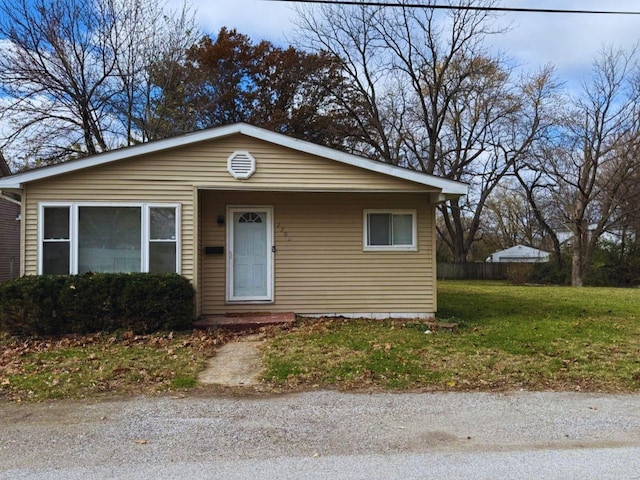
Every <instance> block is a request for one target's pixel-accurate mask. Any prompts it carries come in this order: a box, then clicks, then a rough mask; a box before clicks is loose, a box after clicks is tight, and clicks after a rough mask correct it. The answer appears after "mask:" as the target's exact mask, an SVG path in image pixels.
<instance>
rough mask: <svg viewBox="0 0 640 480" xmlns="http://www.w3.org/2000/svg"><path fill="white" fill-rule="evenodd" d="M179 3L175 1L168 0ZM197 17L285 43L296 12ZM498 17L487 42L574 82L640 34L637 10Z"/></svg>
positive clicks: (616, 5) (269, 6) (612, 6)
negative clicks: (506, 27)
mask: <svg viewBox="0 0 640 480" xmlns="http://www.w3.org/2000/svg"><path fill="white" fill-rule="evenodd" d="M171 2H175V4H176V5H177V4H178V2H179V0H171ZM192 4H193V6H194V7H195V8H196V9H197V16H196V20H197V22H198V23H199V25H200V27H201V28H202V29H203V31H204V32H206V33H210V34H215V33H217V31H218V30H219V29H220V28H221V27H223V26H226V27H229V28H236V29H237V30H238V31H239V32H240V33H244V34H247V35H249V36H250V37H251V38H252V39H253V40H254V41H258V40H262V39H266V40H270V41H272V42H274V43H277V44H281V43H286V41H287V38H290V37H291V33H292V30H293V27H294V21H295V18H296V13H295V11H294V10H293V8H292V6H291V5H292V4H291V3H287V2H277V1H268V0H216V1H213V2H211V1H206V0H194V1H193V2H192ZM500 6H505V7H521V8H561V9H567V10H570V9H580V10H624V11H640V4H639V3H638V2H637V0H607V1H606V2H602V1H597V0H581V1H578V0H565V1H563V2H558V1H557V0H502V1H501V2H500ZM500 22H501V23H502V22H504V23H511V25H512V29H511V31H509V32H507V33H505V34H502V35H500V36H498V37H495V38H493V39H492V40H491V45H493V46H494V47H495V48H496V49H500V50H501V51H504V52H505V53H506V54H507V55H508V56H509V57H511V58H513V59H514V60H515V61H516V62H517V63H518V64H521V65H525V66H526V67H528V68H531V69H535V68H537V67H539V66H542V65H545V64H547V63H550V64H553V65H555V66H556V68H557V71H558V74H559V76H560V77H561V79H563V80H565V81H567V82H568V84H569V85H570V86H572V87H576V86H578V85H579V84H580V78H581V77H582V76H584V75H588V74H589V70H590V68H591V63H592V62H593V59H594V58H595V56H596V55H597V54H598V53H599V52H600V50H601V49H602V46H603V45H605V44H606V45H615V46H620V47H624V48H630V47H631V46H632V45H633V44H634V43H635V42H637V41H638V40H639V39H640V29H639V28H638V25H639V24H640V15H636V16H632V15H627V16H623V15H586V14H547V13H509V14H503V15H502V16H501V17H500Z"/></svg>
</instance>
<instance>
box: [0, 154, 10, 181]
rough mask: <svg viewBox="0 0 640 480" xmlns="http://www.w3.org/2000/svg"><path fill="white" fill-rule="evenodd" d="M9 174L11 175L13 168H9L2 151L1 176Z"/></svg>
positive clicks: (0, 158)
mask: <svg viewBox="0 0 640 480" xmlns="http://www.w3.org/2000/svg"><path fill="white" fill-rule="evenodd" d="M9 175H11V170H9V166H8V165H7V162H6V161H5V159H4V155H2V152H0V178H1V177H8V176H9Z"/></svg>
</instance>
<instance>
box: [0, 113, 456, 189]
mask: <svg viewBox="0 0 640 480" xmlns="http://www.w3.org/2000/svg"><path fill="white" fill-rule="evenodd" d="M236 134H242V135H246V136H249V137H252V138H255V139H259V140H263V141H266V142H269V143H272V144H275V145H280V146H283V147H287V148H290V149H293V150H297V151H300V152H304V153H308V154H311V155H316V156H319V157H323V158H326V159H330V160H334V161H336V162H341V163H344V164H347V165H352V166H355V167H359V168H362V169H365V170H369V171H372V172H377V173H381V174H384V175H389V176H391V177H396V178H401V179H404V180H409V181H411V182H415V183H418V184H421V185H425V186H428V187H431V188H433V189H434V190H436V191H438V193H439V194H440V195H441V196H442V197H443V198H441V200H446V199H448V198H456V197H459V196H461V195H466V194H467V190H468V187H467V185H466V184H464V183H461V182H456V181H453V180H448V179H445V178H442V177H437V176H435V175H428V174H426V173H421V172H416V171H413V170H408V169H405V168H401V167H396V166H394V165H390V164H387V163H383V162H378V161H375V160H371V159H368V158H365V157H360V156H357V155H352V154H349V153H345V152H341V151H339V150H334V149H332V148H328V147H323V146H321V145H317V144H314V143H310V142H307V141H304V140H299V139H296V138H292V137H289V136H286V135H283V134H280V133H275V132H271V131H268V130H265V129H262V128H258V127H254V126H251V125H247V124H244V123H236V124H233V125H227V126H222V127H215V128H210V129H207V130H201V131H198V132H194V133H188V134H185V135H181V136H178V137H172V138H167V139H164V140H157V141H153V142H149V143H144V144H141V145H135V146H132V147H126V148H121V149H118V150H112V151H109V152H105V153H100V154H96V155H91V156H88V157H83V158H80V159H77V160H70V161H67V162H65V163H60V164H57V165H51V166H48V167H42V168H38V169H35V170H30V171H26V172H22V173H18V174H15V175H12V176H10V177H7V178H4V179H0V189H19V188H21V187H22V185H23V184H25V183H28V182H32V181H34V180H41V179H45V178H50V177H54V176H57V175H61V174H65V173H69V172H74V171H77V170H82V169H85V168H90V167H95V166H98V165H104V164H108V163H111V162H116V161H119V160H125V159H132V158H135V157H139V156H142V155H148V154H151V153H158V152H162V151H166V150H171V149H175V148H179V147H184V146H189V145H193V144H195V143H199V142H206V141H210V140H215V139H219V138H223V137H227V136H230V135H236Z"/></svg>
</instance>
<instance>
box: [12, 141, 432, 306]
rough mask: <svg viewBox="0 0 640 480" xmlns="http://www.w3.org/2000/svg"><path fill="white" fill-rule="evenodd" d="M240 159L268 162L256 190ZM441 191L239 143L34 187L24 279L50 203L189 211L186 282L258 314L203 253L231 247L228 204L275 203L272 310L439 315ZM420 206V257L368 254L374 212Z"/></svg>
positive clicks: (33, 263) (207, 145) (259, 167)
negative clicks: (235, 159) (238, 155)
mask: <svg viewBox="0 0 640 480" xmlns="http://www.w3.org/2000/svg"><path fill="white" fill-rule="evenodd" d="M236 150H243V151H248V152H250V153H251V155H253V156H254V157H255V159H256V172H255V173H254V175H253V176H251V178H249V179H247V180H237V179H235V178H233V176H232V175H231V174H230V173H229V172H228V171H227V158H228V157H229V155H231V154H232V153H233V152H234V151H236ZM198 191H199V192H200V195H201V198H200V199H199V202H200V204H199V206H198V202H197V199H198V198H197V192H198ZM234 191H236V193H234ZM269 191H271V192H272V193H266V192H269ZM302 191H306V192H308V193H301V192H302ZM359 191H360V192H394V193H393V194H391V193H386V194H384V193H380V194H378V193H375V194H374V193H356V192H359ZM429 191H430V190H429V189H428V187H425V186H424V185H420V184H417V183H414V182H410V181H407V180H403V179H399V178H394V177H390V176H387V175H383V174H380V173H375V172H370V171H367V170H363V169H361V168H357V167H354V166H350V165H345V164H342V163H340V162H336V161H333V160H329V159H325V158H321V157H317V156H314V155H310V154H305V153H301V152H298V151H293V150H290V149H287V148H285V147H280V146H277V145H273V144H270V143H267V142H265V141H262V140H257V139H254V138H250V137H246V136H243V135H234V136H230V137H226V138H222V139H217V140H214V141H207V142H202V143H198V144H192V145H190V146H188V147H181V148H177V149H174V150H169V151H164V152H161V153H156V154H150V155H147V156H144V157H137V158H129V159H125V160H121V161H116V162H113V163H109V164H105V165H102V166H97V167H92V168H87V169H85V170H79V171H76V172H71V173H67V174H63V175H61V176H59V177H51V178H48V179H44V180H38V181H32V182H30V183H29V184H28V185H26V186H25V188H24V191H23V199H24V200H25V205H24V208H25V216H24V218H25V219H26V221H25V222H24V226H23V228H24V238H25V247H24V259H23V262H24V271H25V273H26V274H36V273H37V271H38V253H37V251H38V205H39V203H42V202H54V201H57V202H63V201H64V202H96V201H103V202H111V203H118V202H135V203H155V202H157V203H164V202H166V203H179V204H180V205H181V225H180V228H181V252H182V257H181V273H182V274H183V275H184V276H186V277H187V278H189V279H190V280H192V281H193V282H194V285H196V286H197V289H198V297H197V302H198V307H199V308H198V312H201V311H204V313H211V312H213V311H216V312H219V311H231V310H238V311H239V310H242V311H247V310H251V309H253V310H255V309H257V308H260V307H259V306H257V307H256V306H253V307H251V308H247V306H246V305H245V306H244V307H243V306H240V305H231V306H225V303H224V300H225V295H224V294H225V281H226V275H225V272H224V268H225V267H224V258H218V259H216V258H212V257H211V256H205V255H204V254H202V253H200V255H199V254H198V252H199V251H200V252H202V250H198V248H201V247H204V246H206V245H211V242H214V244H219V241H220V240H219V239H218V238H217V237H216V235H222V240H224V232H226V230H225V229H224V227H223V228H222V229H219V228H218V227H217V225H215V216H211V211H212V209H213V210H216V209H217V208H218V202H219V201H221V200H222V201H224V202H228V201H230V202H231V203H239V204H246V203H248V202H254V201H255V202H258V203H259V204H261V205H271V204H273V205H274V206H275V210H274V217H275V222H276V223H280V225H281V226H284V230H282V227H277V228H276V232H275V233H276V243H277V248H278V252H277V254H276V267H275V273H276V276H275V292H276V302H275V304H273V305H269V308H268V309H269V310H274V311H276V310H278V311H284V310H294V311H305V312H306V311H308V310H309V309H310V308H311V309H313V310H316V311H326V310H331V311H334V310H336V306H337V308H338V310H340V309H342V310H341V311H365V312H366V311H384V310H385V309H387V308H391V307H392V306H393V307H394V308H393V310H392V311H397V312H401V311H411V312H413V311H428V312H432V311H434V309H435V303H434V292H433V282H434V281H435V275H434V274H433V258H432V251H433V235H432V232H431V230H430V229H432V228H433V218H432V214H433V212H432V209H433V208H432V206H429V205H428V201H429V195H428V193H429ZM226 192H228V193H226ZM242 192H245V193H242ZM260 192H263V193H260ZM276 192H280V193H276ZM295 192H299V193H295ZM312 192H329V193H312ZM330 192H354V193H351V194H348V193H330ZM400 192H401V193H400ZM418 192H419V193H418ZM227 195H230V198H229V199H227V198H226V196H227ZM365 195H370V196H369V197H365ZM378 195H380V196H378ZM385 195H386V196H385ZM365 200H366V201H365ZM212 202H213V203H212ZM418 205H419V206H420V207H419V208H420V212H419V228H420V233H419V248H420V251H419V252H417V253H416V252H393V253H390V252H384V253H381V252H366V253H365V252H362V210H363V208H380V207H388V208H392V207H393V208H417V206H418ZM214 206H215V208H213V207H214ZM224 213H225V211H224V209H223V210H222V211H221V214H224ZM198 221H201V222H202V223H201V224H198ZM212 222H213V223H212ZM200 232H201V234H202V237H201V236H200ZM285 232H286V233H287V236H286V237H285V236H284V233H285ZM198 238H200V242H199V243H198V244H197V242H198V240H197V239H198ZM197 266H200V267H201V268H200V269H198V268H196V267H197ZM200 276H201V277H202V278H200ZM201 295H202V296H201ZM310 306H312V307H310ZM401 307H402V308H401ZM263 308H264V307H263ZM336 311H337V310H336Z"/></svg>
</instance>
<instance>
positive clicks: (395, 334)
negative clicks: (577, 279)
mask: <svg viewBox="0 0 640 480" xmlns="http://www.w3.org/2000/svg"><path fill="white" fill-rule="evenodd" d="M438 303H439V306H440V311H439V314H438V317H439V320H440V321H445V322H455V323H457V324H458V329H457V330H456V331H455V332H445V331H432V332H431V331H429V332H428V331H427V329H426V328H425V327H424V325H422V324H420V323H411V322H408V323H405V324H398V323H397V322H365V321H357V322H353V321H324V322H319V323H318V322H305V323H303V324H301V325H300V326H298V327H297V328H296V329H294V331H291V332H286V333H283V334H280V335H278V336H276V337H275V338H273V340H272V341H271V343H270V344H269V348H268V349H267V351H266V355H265V357H266V363H267V366H268V371H267V374H266V376H265V379H266V380H267V381H268V382H270V383H273V384H275V385H279V386H283V387H295V388H310V387H312V386H316V385H317V386H322V387H336V388H346V389H351V388H354V389H363V388H364V389H400V390H406V389H417V390H496V389H500V390H504V389H533V390H542V389H552V390H585V391H615V392H618V391H635V390H638V389H640V290H637V289H610V288H581V289H575V288H571V287H534V286H521V287H520V286H518V287H517V286H511V285H506V284H501V283H489V282H440V283H439V288H438Z"/></svg>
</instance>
